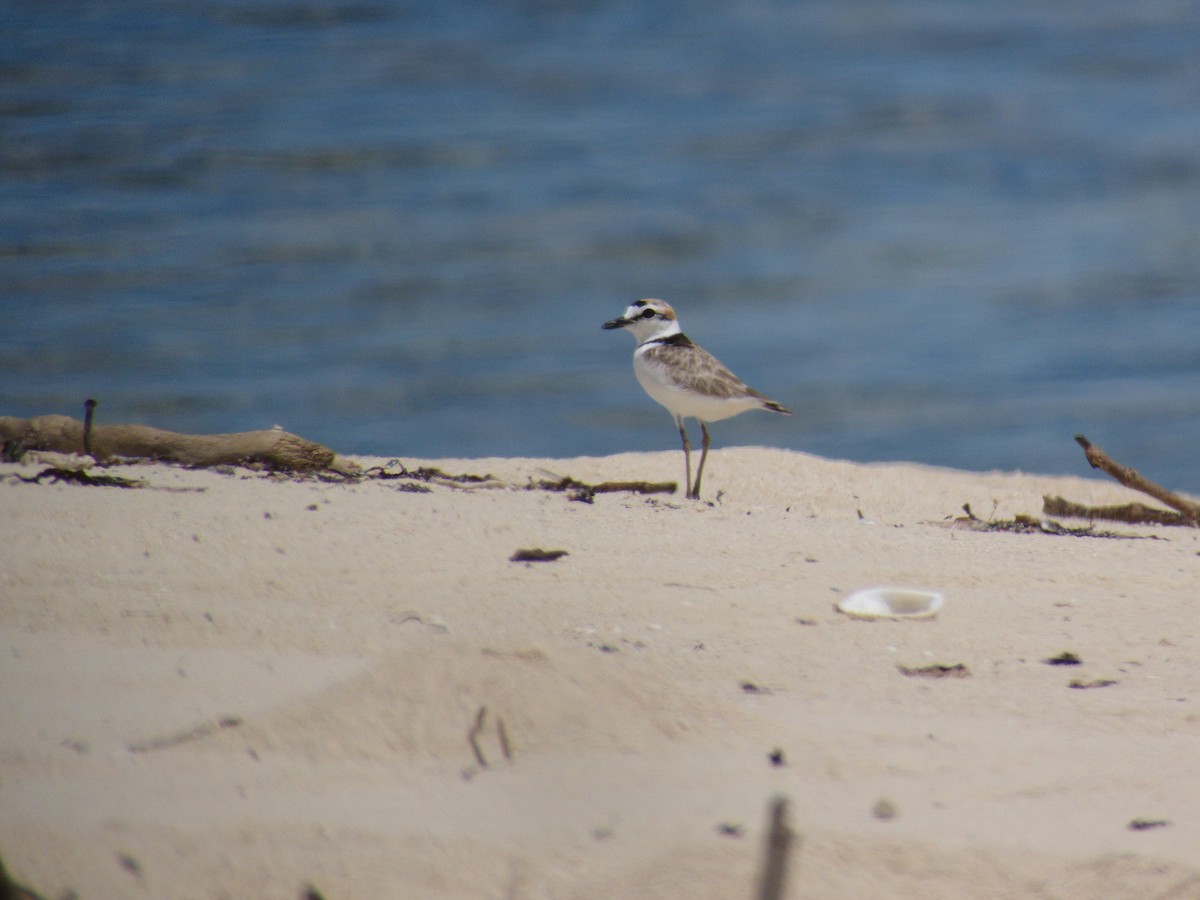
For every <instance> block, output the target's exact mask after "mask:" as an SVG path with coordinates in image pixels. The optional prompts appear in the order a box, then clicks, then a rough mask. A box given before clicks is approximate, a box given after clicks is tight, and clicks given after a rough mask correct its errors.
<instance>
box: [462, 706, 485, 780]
mask: <svg viewBox="0 0 1200 900" xmlns="http://www.w3.org/2000/svg"><path fill="white" fill-rule="evenodd" d="M486 718H487V707H486V706H481V707H479V712H477V713H476V714H475V724H474V725H472V726H471V730H470V731H468V732H467V740H469V741H470V742H471V750H472V751H473V752H474V754H475V760H476V762H478V763H479V765H480V767H481V768H484V769H486V768H487V760H486V759H484V758H483V751H482V750H480V749H479V735H480V734H481V733H482V732H483V721H484V719H486Z"/></svg>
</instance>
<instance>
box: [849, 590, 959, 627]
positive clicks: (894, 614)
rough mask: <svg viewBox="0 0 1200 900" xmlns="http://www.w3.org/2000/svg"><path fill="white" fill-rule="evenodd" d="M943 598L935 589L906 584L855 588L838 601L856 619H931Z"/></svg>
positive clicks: (943, 601) (943, 600) (944, 600)
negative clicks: (923, 589) (857, 589)
mask: <svg viewBox="0 0 1200 900" xmlns="http://www.w3.org/2000/svg"><path fill="white" fill-rule="evenodd" d="M945 602H946V599H945V598H944V597H943V596H942V595H941V594H938V593H935V592H934V591H922V590H919V589H918V588H908V587H873V588H867V589H865V590H861V591H855V592H854V593H853V594H851V595H850V596H849V597H843V598H842V599H841V600H840V601H839V602H838V604H837V609H838V611H839V612H843V613H845V614H846V615H848V616H853V617H854V618H856V619H930V618H932V617H934V616H936V615H937V614H938V610H939V609H941V608H942V604H944V603H945Z"/></svg>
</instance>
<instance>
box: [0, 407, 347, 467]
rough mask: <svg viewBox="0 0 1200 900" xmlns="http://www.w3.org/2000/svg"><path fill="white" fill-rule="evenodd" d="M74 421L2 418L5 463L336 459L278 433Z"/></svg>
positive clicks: (320, 462)
mask: <svg viewBox="0 0 1200 900" xmlns="http://www.w3.org/2000/svg"><path fill="white" fill-rule="evenodd" d="M93 408H94V407H91V406H89V408H88V410H87V412H88V415H87V421H86V422H80V421H79V420H77V419H72V418H71V417H69V416H53V415H52V416H36V417H35V418H32V419H17V418H14V417H12V416H0V442H2V443H3V445H4V458H5V459H18V458H20V456H21V455H22V454H23V453H25V452H26V451H27V450H52V451H55V452H58V453H86V454H88V455H90V456H93V457H95V458H96V459H98V460H102V459H108V458H110V457H114V456H122V457H127V458H131V459H153V460H163V461H167V462H176V463H182V464H183V465H189V466H221V465H234V466H250V465H265V466H268V467H270V468H273V469H283V470H287V471H291V472H307V471H315V470H320V469H328V468H330V467H331V466H332V465H333V462H334V459H335V454H334V452H333V451H332V450H330V449H328V448H327V447H323V446H321V445H320V444H314V443H313V442H311V441H306V440H304V439H303V438H300V437H296V435H294V434H288V433H287V432H286V431H278V430H275V429H271V430H264V431H243V432H239V433H236V434H203V435H201V434H179V433H177V432H174V431H163V430H162V429H160V428H151V427H150V426H148V425H94V424H92V423H91V418H92V416H91V413H92V410H93Z"/></svg>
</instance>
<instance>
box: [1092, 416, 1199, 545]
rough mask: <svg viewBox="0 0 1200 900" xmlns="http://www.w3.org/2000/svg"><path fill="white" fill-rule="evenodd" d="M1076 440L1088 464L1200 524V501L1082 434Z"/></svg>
mask: <svg viewBox="0 0 1200 900" xmlns="http://www.w3.org/2000/svg"><path fill="white" fill-rule="evenodd" d="M1075 442H1076V443H1077V444H1079V446H1080V447H1082V448H1083V453H1084V456H1086V457H1087V461H1088V464H1089V465H1090V466H1091V467H1092V468H1093V469H1100V470H1101V471H1103V472H1105V473H1107V474H1108V475H1111V476H1112V477H1113V478H1115V479H1116V480H1117V481H1118V482H1120V483H1121V484H1123V485H1125V487H1127V488H1132V489H1133V490H1135V491H1141V492H1142V493H1143V494H1148V495H1149V496H1151V497H1153V498H1154V499H1155V500H1158V501H1159V502H1160V503H1165V504H1166V505H1167V506H1169V507H1171V508H1172V509H1176V510H1179V512H1180V513H1181V514H1182V515H1183V517H1184V518H1185V519H1187V522H1188V524H1189V525H1200V503H1193V502H1192V501H1190V500H1186V499H1184V498H1183V497H1180V496H1179V495H1178V494H1176V493H1173V492H1172V491H1168V490H1167V489H1166V488H1164V487H1161V486H1159V485H1157V484H1155V483H1154V482H1153V481H1151V480H1150V479H1148V478H1146V477H1145V476H1143V475H1142V474H1141V473H1140V472H1138V471H1137V470H1136V469H1132V468H1130V467H1129V466H1122V465H1120V464H1119V463H1117V462H1115V461H1114V460H1112V459H1111V458H1109V456H1108V454H1107V453H1105V452H1104V451H1103V450H1101V449H1100V448H1099V447H1097V446H1096V445H1095V444H1093V443H1092V442H1091V441H1089V440H1088V439H1087V438H1085V437H1084V436H1083V435H1082V434H1077V435H1075Z"/></svg>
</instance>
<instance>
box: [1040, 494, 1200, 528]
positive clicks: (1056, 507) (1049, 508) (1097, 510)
mask: <svg viewBox="0 0 1200 900" xmlns="http://www.w3.org/2000/svg"><path fill="white" fill-rule="evenodd" d="M1042 514H1043V515H1047V516H1066V517H1067V518H1071V519H1105V520H1107V521H1110V522H1128V523H1130V524H1132V525H1183V526H1187V525H1191V524H1192V522H1191V520H1190V519H1188V518H1187V517H1186V516H1185V515H1184V514H1183V513H1177V512H1171V511H1169V510H1165V509H1155V508H1154V507H1153V506H1146V505H1145V504H1144V503H1126V504H1124V505H1121V506H1084V505H1083V504H1082V503H1074V502H1072V501H1071V500H1066V499H1064V498H1062V497H1051V496H1049V495H1046V496H1043V497H1042Z"/></svg>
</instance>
